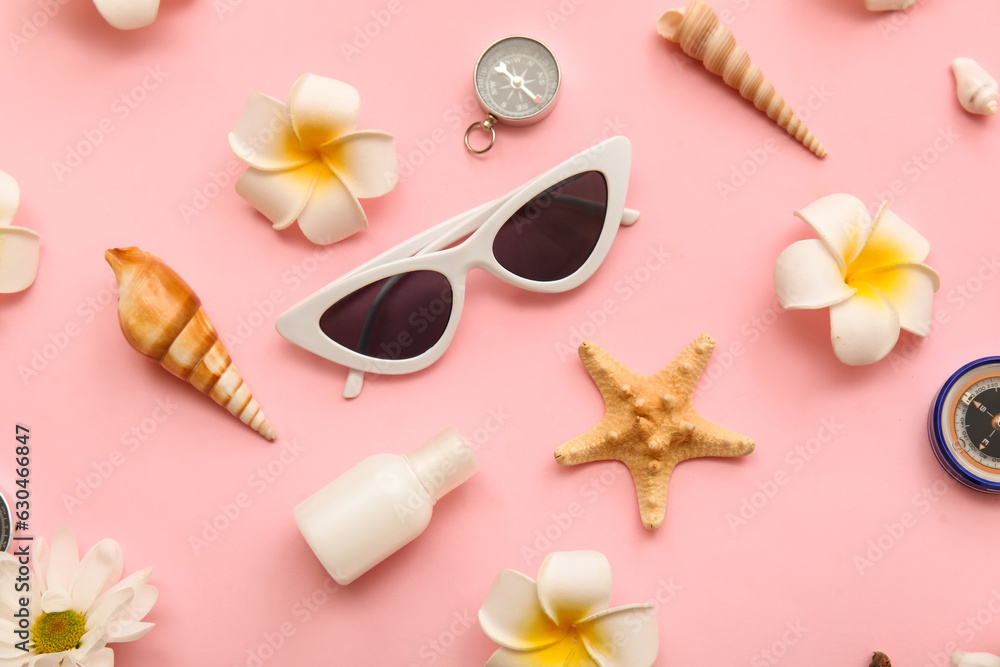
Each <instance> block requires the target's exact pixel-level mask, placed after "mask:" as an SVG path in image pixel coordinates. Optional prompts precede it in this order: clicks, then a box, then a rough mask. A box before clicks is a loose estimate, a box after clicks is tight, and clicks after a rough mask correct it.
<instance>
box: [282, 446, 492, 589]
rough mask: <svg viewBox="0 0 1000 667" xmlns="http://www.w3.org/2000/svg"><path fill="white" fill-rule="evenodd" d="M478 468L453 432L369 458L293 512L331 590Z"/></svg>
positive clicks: (401, 540)
mask: <svg viewBox="0 0 1000 667" xmlns="http://www.w3.org/2000/svg"><path fill="white" fill-rule="evenodd" d="M477 470H479V464H478V463H477V462H476V457H475V454H474V453H473V452H472V448H471V447H469V444H468V443H467V442H465V440H464V439H462V436H460V435H459V434H458V432H457V431H455V430H454V429H448V430H446V431H443V432H442V433H439V434H437V435H436V436H434V438H433V439H431V441H430V442H428V443H427V444H425V445H423V446H422V447H419V448H418V449H416V450H414V451H413V452H411V453H410V454H408V455H405V456H396V455H392V454H377V455H375V456H371V457H369V458H367V459H365V460H364V461H362V462H361V463H359V464H357V465H356V466H354V467H353V468H351V469H350V470H348V471H347V472H345V473H344V474H343V475H341V476H340V477H338V478H337V479H335V480H333V481H332V482H330V483H329V484H327V485H326V486H325V487H323V488H322V489H320V490H319V491H318V492H316V493H315V494H313V495H312V496H310V497H309V498H306V499H305V500H304V501H302V502H301V503H300V504H299V505H298V506H297V507H296V508H295V521H296V523H297V524H298V525H299V530H300V531H302V535H303V536H304V537H305V538H306V541H307V542H308V543H309V546H310V547H311V548H312V550H313V553H315V554H316V556H317V558H319V560H320V562H321V563H323V567H325V568H326V571H327V572H329V573H330V576H331V577H333V578H334V579H335V580H336V581H337V583H338V584H349V583H351V582H352V581H354V580H355V579H357V578H358V577H360V576H361V575H362V574H364V573H365V572H367V571H368V570H370V569H371V568H373V567H374V566H375V565H378V564H379V563H380V562H382V561H383V560H385V559H386V558H387V557H388V556H390V555H391V554H393V553H395V552H396V551H397V550H398V549H399V548H400V547H402V546H403V545H405V544H407V543H408V542H410V541H411V540H412V539H413V538H415V537H416V536H417V535H419V534H420V533H422V532H424V528H426V527H427V524H428V523H430V520H431V508H432V507H433V505H434V503H436V502H437V501H438V500H439V499H440V498H441V497H442V496H444V495H445V494H446V493H448V492H449V491H451V490H452V489H454V488H456V487H457V486H458V485H460V484H461V483H462V482H464V481H465V480H467V479H469V478H470V477H472V475H473V474H475V473H476V471H477Z"/></svg>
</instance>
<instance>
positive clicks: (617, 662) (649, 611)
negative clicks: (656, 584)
mask: <svg viewBox="0 0 1000 667" xmlns="http://www.w3.org/2000/svg"><path fill="white" fill-rule="evenodd" d="M577 631H578V632H579V633H580V637H581V638H582V639H583V644H584V646H586V647H587V651H588V652H589V653H590V654H591V655H592V656H594V658H595V660H596V661H597V662H598V663H600V664H601V666H602V667H650V665H652V664H653V662H654V661H655V660H656V654H657V653H658V652H659V649H660V633H659V629H658V627H657V625H656V610H655V608H654V606H653V605H651V604H635V605H629V606H627V607H616V608H615V609H609V610H607V611H602V612H600V613H598V614H594V615H593V616H591V617H590V618H585V619H584V620H582V621H580V622H579V623H578V624H577Z"/></svg>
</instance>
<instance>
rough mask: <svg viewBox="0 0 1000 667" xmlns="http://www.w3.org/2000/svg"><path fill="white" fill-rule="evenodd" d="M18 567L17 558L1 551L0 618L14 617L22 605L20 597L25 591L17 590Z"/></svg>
mask: <svg viewBox="0 0 1000 667" xmlns="http://www.w3.org/2000/svg"><path fill="white" fill-rule="evenodd" d="M18 567H19V563H18V562H17V558H15V557H14V556H11V555H10V554H8V553H3V552H0V620H4V619H7V618H13V617H14V612H15V611H16V610H17V609H19V608H20V606H21V605H20V604H19V598H21V597H22V596H24V593H23V592H18V591H17V590H15V585H16V579H17V574H18V573H17V571H18ZM29 583H30V582H29Z"/></svg>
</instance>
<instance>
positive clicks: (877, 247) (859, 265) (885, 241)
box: [847, 202, 931, 276]
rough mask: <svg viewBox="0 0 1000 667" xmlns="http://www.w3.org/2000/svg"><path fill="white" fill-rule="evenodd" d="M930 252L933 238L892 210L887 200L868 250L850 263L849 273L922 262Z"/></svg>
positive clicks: (879, 215) (881, 210) (880, 210)
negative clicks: (926, 236) (926, 237)
mask: <svg viewBox="0 0 1000 667" xmlns="http://www.w3.org/2000/svg"><path fill="white" fill-rule="evenodd" d="M930 251H931V244H930V241H928V240H927V239H925V238H924V237H923V236H921V234H920V232H918V231H917V230H915V229H913V227H910V226H909V225H908V224H906V223H905V222H903V220H902V219H901V218H900V217H899V216H898V215H896V214H895V213H893V212H892V211H890V210H889V203H888V202H885V203H884V204H882V208H881V209H879V212H878V215H877V216H876V217H875V223H874V229H873V230H872V233H871V236H870V237H869V238H868V242H867V243H866V244H865V247H864V249H863V250H862V251H861V253H860V254H859V255H858V256H857V257H856V258H855V259H854V261H853V262H850V263H849V265H848V267H847V275H849V276H850V275H853V274H855V273H858V272H861V271H868V270H871V269H875V268H879V267H883V266H891V265H895V264H903V263H907V264H919V263H921V262H923V261H924V260H925V259H927V255H928V253H930Z"/></svg>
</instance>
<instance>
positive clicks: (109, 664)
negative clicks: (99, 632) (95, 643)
mask: <svg viewBox="0 0 1000 667" xmlns="http://www.w3.org/2000/svg"><path fill="white" fill-rule="evenodd" d="M114 665H115V652H114V651H112V650H111V649H109V648H108V647H106V646H105V647H104V648H102V649H100V650H98V651H94V652H93V653H91V654H90V655H88V656H87V657H86V662H81V663H80V667H114ZM64 667H68V666H64Z"/></svg>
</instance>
